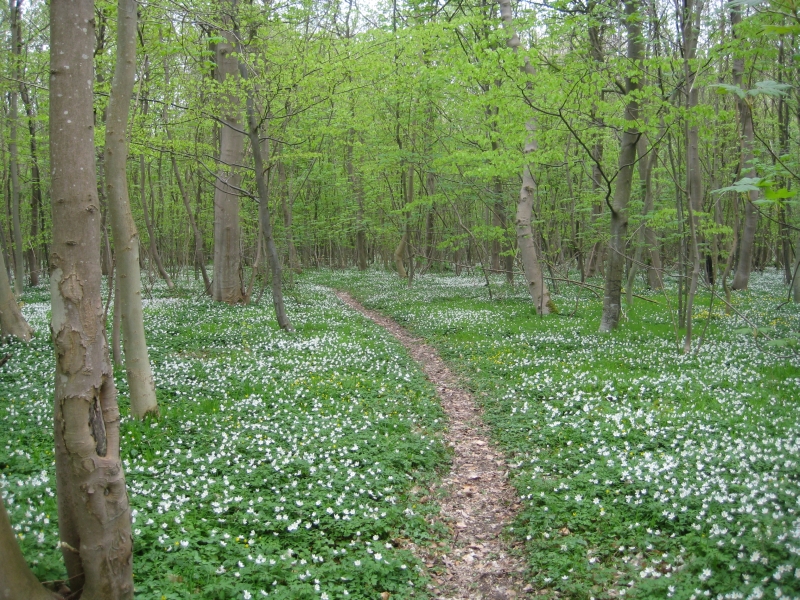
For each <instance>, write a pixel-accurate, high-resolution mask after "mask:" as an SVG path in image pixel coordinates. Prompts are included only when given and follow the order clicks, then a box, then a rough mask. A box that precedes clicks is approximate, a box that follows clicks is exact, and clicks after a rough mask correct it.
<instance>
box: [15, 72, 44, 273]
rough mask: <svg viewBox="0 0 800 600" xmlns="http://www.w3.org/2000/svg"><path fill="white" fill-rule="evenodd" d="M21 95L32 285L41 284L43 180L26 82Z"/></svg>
mask: <svg viewBox="0 0 800 600" xmlns="http://www.w3.org/2000/svg"><path fill="white" fill-rule="evenodd" d="M20 95H21V96H22V103H23V105H24V106H25V114H26V116H27V117H28V133H29V135H30V148H31V228H30V234H31V248H30V249H29V250H28V265H29V268H30V277H31V286H33V287H36V286H37V285H39V274H40V271H41V266H40V264H39V218H40V216H39V211H40V210H41V207H42V182H41V176H40V174H39V152H38V145H37V143H36V122H35V115H34V114H33V106H32V105H31V100H30V97H29V95H28V90H27V88H26V87H25V84H23V83H20Z"/></svg>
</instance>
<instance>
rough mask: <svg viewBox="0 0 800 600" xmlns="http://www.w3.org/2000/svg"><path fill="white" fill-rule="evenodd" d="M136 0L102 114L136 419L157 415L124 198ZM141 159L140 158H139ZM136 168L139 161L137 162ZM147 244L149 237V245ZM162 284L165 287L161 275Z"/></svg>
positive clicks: (121, 26) (121, 17)
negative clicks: (106, 104) (104, 118)
mask: <svg viewBox="0 0 800 600" xmlns="http://www.w3.org/2000/svg"><path fill="white" fill-rule="evenodd" d="M136 9H137V4H136V0H119V1H118V9H117V56H116V65H115V67H114V79H113V80H112V82H111V94H110V97H109V100H108V112H107V115H106V140H105V174H106V177H105V180H106V197H107V198H108V210H109V215H110V217H111V219H110V220H111V231H112V233H113V234H114V256H115V257H116V264H117V281H118V283H119V285H118V286H117V290H116V293H117V294H118V295H119V299H120V302H119V307H120V318H121V326H122V342H123V347H124V349H125V373H126V375H127V380H128V386H129V387H130V400H131V414H132V415H133V416H134V417H136V418H137V419H142V418H144V417H145V415H147V414H158V402H157V401H156V386H155V382H154V381H153V371H152V369H151V367H150V356H149V354H148V351H147V341H146V339H145V335H144V315H143V312H142V278H141V273H140V272H139V231H138V230H137V228H136V223H135V222H134V220H133V213H132V212H131V204H130V198H129V196H128V176H127V169H126V165H127V160H128V142H127V127H128V113H129V109H130V99H131V95H132V94H133V82H134V78H135V75H136ZM143 158H144V156H142V160H143ZM140 164H141V166H143V165H144V163H143V162H142V163H140ZM152 244H153V241H152V239H151V246H152ZM167 282H168V283H167V285H169V284H170V283H171V281H169V276H167Z"/></svg>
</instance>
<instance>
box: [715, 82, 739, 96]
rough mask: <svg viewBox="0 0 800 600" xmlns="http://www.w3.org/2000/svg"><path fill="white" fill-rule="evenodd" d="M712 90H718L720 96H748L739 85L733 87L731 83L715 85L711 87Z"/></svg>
mask: <svg viewBox="0 0 800 600" xmlns="http://www.w3.org/2000/svg"><path fill="white" fill-rule="evenodd" d="M708 87H710V88H716V90H717V93H718V94H722V95H725V94H727V93H731V94H735V95H736V96H738V97H739V98H744V97H745V96H746V95H747V92H745V91H744V90H743V89H742V88H740V87H739V86H738V85H731V84H729V83H714V84H712V85H709V86H708Z"/></svg>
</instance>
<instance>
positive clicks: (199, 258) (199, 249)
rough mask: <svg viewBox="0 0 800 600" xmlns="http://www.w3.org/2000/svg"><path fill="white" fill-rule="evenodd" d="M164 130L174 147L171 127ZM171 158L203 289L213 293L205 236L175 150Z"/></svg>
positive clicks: (170, 155)
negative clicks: (201, 276)
mask: <svg viewBox="0 0 800 600" xmlns="http://www.w3.org/2000/svg"><path fill="white" fill-rule="evenodd" d="M164 128H165V130H166V132H167V140H168V141H169V143H170V146H172V143H173V142H172V134H171V133H170V130H169V127H167V126H166V123H164ZM169 157H170V161H171V162H172V172H173V174H174V175H175V182H176V183H177V184H178V191H179V192H180V194H181V199H182V200H183V207H184V208H185V209H186V216H187V218H188V219H189V226H190V227H191V228H192V235H193V236H194V260H195V264H196V265H198V266H199V267H200V272H201V273H202V274H203V287H204V288H205V290H206V293H208V292H209V291H211V281H210V280H209V279H208V272H207V271H206V257H205V254H204V253H203V234H202V233H201V232H200V229H199V228H198V227H197V221H195V218H194V215H193V214H192V207H191V204H190V202H189V192H188V190H187V189H186V186H185V185H184V183H183V178H182V177H181V173H180V170H179V169H178V162H177V161H176V160H175V151H174V149H173V150H172V151H171V152H170V153H169Z"/></svg>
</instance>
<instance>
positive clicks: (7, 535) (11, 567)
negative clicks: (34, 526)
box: [0, 496, 59, 600]
mask: <svg viewBox="0 0 800 600" xmlns="http://www.w3.org/2000/svg"><path fill="white" fill-rule="evenodd" d="M0 598H8V599H9V600H17V599H19V600H54V599H55V598H59V596H56V595H55V594H53V593H51V592H49V591H47V590H46V589H45V588H44V587H43V586H42V584H41V583H39V581H38V580H37V579H36V576H35V575H34V574H33V573H32V572H31V570H30V569H29V568H28V565H27V563H26V562H25V557H23V556H22V552H20V549H19V546H18V545H17V537H16V536H15V535H14V530H13V529H12V528H11V521H9V519H8V513H6V507H5V504H4V503H3V497H2V496H0Z"/></svg>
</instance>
